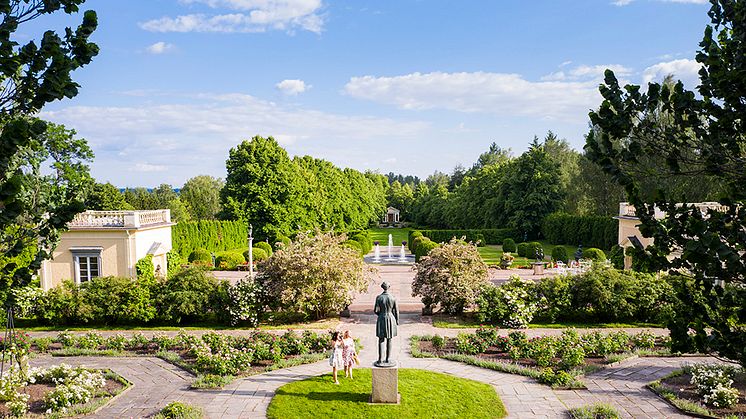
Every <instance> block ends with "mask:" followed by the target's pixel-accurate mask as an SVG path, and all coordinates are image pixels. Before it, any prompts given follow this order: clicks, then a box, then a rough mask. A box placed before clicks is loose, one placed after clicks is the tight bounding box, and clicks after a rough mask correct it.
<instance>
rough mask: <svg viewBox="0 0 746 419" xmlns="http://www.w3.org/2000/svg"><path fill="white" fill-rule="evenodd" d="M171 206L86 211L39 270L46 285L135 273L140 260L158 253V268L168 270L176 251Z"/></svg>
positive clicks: (131, 275) (46, 287)
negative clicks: (169, 257) (170, 256)
mask: <svg viewBox="0 0 746 419" xmlns="http://www.w3.org/2000/svg"><path fill="white" fill-rule="evenodd" d="M173 225H174V223H172V222H171V212H170V210H167V209H165V210H154V211H86V212H84V213H81V214H78V215H77V216H76V217H75V219H73V221H72V222H71V223H70V224H69V225H68V227H69V230H68V231H65V232H63V233H62V235H61V237H60V243H59V245H58V246H57V248H56V249H55V250H54V252H53V253H52V259H51V260H47V261H45V262H44V263H43V264H42V267H41V270H40V271H39V277H40V279H41V287H42V289H44V290H48V289H50V288H53V287H55V286H57V285H59V284H60V283H62V281H63V280H65V279H72V280H74V281H75V283H76V284H80V283H82V282H85V281H88V280H89V279H91V278H95V277H99V276H124V277H130V278H134V277H135V276H136V270H135V264H136V263H137V261H138V260H140V259H142V258H144V257H146V256H147V255H152V256H153V267H154V269H155V270H156V273H158V274H161V275H166V270H167V263H166V253H168V252H169V251H170V250H171V226H173Z"/></svg>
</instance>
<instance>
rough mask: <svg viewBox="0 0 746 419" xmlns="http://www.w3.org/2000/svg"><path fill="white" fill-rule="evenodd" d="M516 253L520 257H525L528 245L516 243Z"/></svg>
mask: <svg viewBox="0 0 746 419" xmlns="http://www.w3.org/2000/svg"><path fill="white" fill-rule="evenodd" d="M516 252H517V253H518V256H521V257H524V258H525V257H527V256H528V252H529V245H528V243H518V245H517V246H516Z"/></svg>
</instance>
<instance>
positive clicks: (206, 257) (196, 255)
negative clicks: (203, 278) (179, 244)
mask: <svg viewBox="0 0 746 419" xmlns="http://www.w3.org/2000/svg"><path fill="white" fill-rule="evenodd" d="M188 260H189V262H190V263H194V262H207V263H210V264H212V254H211V253H210V251H209V250H207V249H196V250H194V251H193V252H192V253H190V254H189V259H188Z"/></svg>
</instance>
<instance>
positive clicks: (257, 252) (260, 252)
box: [243, 242, 270, 262]
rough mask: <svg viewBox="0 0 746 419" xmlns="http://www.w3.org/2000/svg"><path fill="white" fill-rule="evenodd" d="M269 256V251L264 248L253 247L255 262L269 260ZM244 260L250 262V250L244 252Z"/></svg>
mask: <svg viewBox="0 0 746 419" xmlns="http://www.w3.org/2000/svg"><path fill="white" fill-rule="evenodd" d="M262 243H263V242H262ZM269 256H270V255H268V254H267V251H266V250H265V249H264V248H259V247H253V248H252V249H251V258H252V259H253V261H254V262H261V261H263V260H267V259H269ZM243 259H244V261H246V262H248V261H249V250H248V249H246V250H244V251H243Z"/></svg>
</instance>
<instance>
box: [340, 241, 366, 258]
mask: <svg viewBox="0 0 746 419" xmlns="http://www.w3.org/2000/svg"><path fill="white" fill-rule="evenodd" d="M342 246H344V247H347V248H350V249H352V250H354V251H356V252H358V253H359V254H360V256H365V252H364V251H363V246H361V245H360V242H359V241H356V240H345V241H343V242H342Z"/></svg>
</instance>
